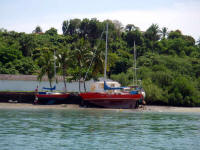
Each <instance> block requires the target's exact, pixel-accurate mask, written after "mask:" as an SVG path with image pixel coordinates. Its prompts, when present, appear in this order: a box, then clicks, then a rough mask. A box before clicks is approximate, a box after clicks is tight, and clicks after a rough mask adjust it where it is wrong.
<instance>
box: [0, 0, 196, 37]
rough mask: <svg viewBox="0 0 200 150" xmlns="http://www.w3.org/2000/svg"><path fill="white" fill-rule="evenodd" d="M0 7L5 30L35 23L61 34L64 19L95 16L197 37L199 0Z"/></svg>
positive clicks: (5, 2) (36, 0) (18, 1)
mask: <svg viewBox="0 0 200 150" xmlns="http://www.w3.org/2000/svg"><path fill="white" fill-rule="evenodd" d="M0 6H1V9H0V28H4V29H7V30H8V31H11V30H14V31H17V32H26V33H31V32H32V31H33V30H34V29H35V27H36V26H38V25H39V26H40V27H41V28H42V30H43V31H46V30H48V29H50V28H51V27H54V28H56V29H57V30H58V33H60V34H61V33H62V23H63V21H64V20H70V19H74V18H79V19H84V18H89V19H91V18H97V19H98V20H100V21H103V20H106V19H110V20H118V21H120V22H121V23H122V24H123V26H126V25H127V24H134V25H135V26H138V27H139V28H140V29H141V31H145V30H146V29H147V28H148V27H150V25H151V24H153V23H154V24H158V25H159V27H160V28H163V27H167V28H168V30H169V31H171V30H177V29H179V30H181V31H182V33H183V34H184V35H190V36H192V37H194V38H195V39H196V40H198V39H199V38H200V0H98V1H97V0H0Z"/></svg>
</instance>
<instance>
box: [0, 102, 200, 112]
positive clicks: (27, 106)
mask: <svg viewBox="0 0 200 150" xmlns="http://www.w3.org/2000/svg"><path fill="white" fill-rule="evenodd" d="M0 109H88V110H91V109H92V110H116V111H130V110H131V111H142V112H199V113H200V107H171V106H143V107H140V108H138V109H105V108H84V107H80V106H79V105H74V104H60V105H33V104H25V103H0Z"/></svg>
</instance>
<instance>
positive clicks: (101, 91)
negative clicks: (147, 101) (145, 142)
mask: <svg viewBox="0 0 200 150" xmlns="http://www.w3.org/2000/svg"><path fill="white" fill-rule="evenodd" d="M106 28H107V31H106V50H105V67H104V81H100V82H95V83H94V84H92V85H91V89H90V90H91V92H84V93H80V96H81V98H82V100H83V105H90V104H92V105H94V106H98V107H105V108H119V109H120V108H121V109H123V108H126V109H131V108H137V107H138V105H139V101H143V99H144V93H142V92H143V91H142V88H140V87H138V86H137V87H135V89H132V88H133V87H120V84H119V83H118V82H109V81H107V79H106V68H107V40H108V24H107V27H106Z"/></svg>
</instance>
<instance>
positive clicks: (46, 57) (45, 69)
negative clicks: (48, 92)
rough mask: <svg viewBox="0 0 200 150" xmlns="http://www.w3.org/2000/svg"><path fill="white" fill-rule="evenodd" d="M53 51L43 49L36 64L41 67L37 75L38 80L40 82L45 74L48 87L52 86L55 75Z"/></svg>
mask: <svg viewBox="0 0 200 150" xmlns="http://www.w3.org/2000/svg"><path fill="white" fill-rule="evenodd" d="M54 63H55V61H54V57H53V53H52V52H51V51H50V50H49V49H44V52H43V53H42V54H41V56H40V57H39V60H38V64H39V66H40V67H41V68H40V72H39V75H38V80H39V81H40V82H41V81H42V78H43V76H44V75H47V77H48V80H49V85H50V88H52V82H53V78H54V77H55V67H54Z"/></svg>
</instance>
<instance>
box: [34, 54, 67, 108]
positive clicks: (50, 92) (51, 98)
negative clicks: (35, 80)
mask: <svg viewBox="0 0 200 150" xmlns="http://www.w3.org/2000/svg"><path fill="white" fill-rule="evenodd" d="M54 73H55V77H56V60H55V51H54ZM42 89H43V90H46V91H42V92H38V86H37V88H36V90H35V91H36V94H35V101H34V103H35V104H47V105H51V104H63V103H66V100H67V98H68V97H69V96H70V93H66V89H65V91H64V92H55V90H56V86H55V85H54V87H52V88H46V87H43V88H42Z"/></svg>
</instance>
